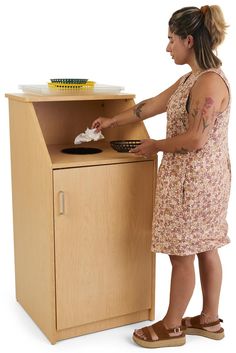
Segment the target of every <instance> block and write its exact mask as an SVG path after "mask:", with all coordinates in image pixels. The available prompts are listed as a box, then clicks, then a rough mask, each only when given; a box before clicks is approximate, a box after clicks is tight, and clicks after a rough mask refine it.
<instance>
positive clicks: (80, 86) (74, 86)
mask: <svg viewBox="0 0 236 353" xmlns="http://www.w3.org/2000/svg"><path fill="white" fill-rule="evenodd" d="M94 85H95V82H94V81H87V82H86V83H60V82H48V87H49V88H55V89H58V88H59V89H88V88H93V87H94Z"/></svg>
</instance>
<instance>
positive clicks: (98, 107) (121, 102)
mask: <svg viewBox="0 0 236 353" xmlns="http://www.w3.org/2000/svg"><path fill="white" fill-rule="evenodd" d="M7 96H8V97H9V102H10V132H11V157H12V191H13V217H14V244H15V270H16V297H17V300H18V301H19V303H20V304H21V305H22V306H23V307H24V308H25V310H26V311H27V312H28V313H29V315H30V316H31V317H32V319H33V320H34V321H35V322H36V323H37V324H38V326H39V327H40V328H41V330H42V331H43V332H44V333H45V334H46V335H47V337H48V338H49V340H50V341H51V342H52V343H55V342H56V341H57V340H60V339H64V338H69V337H73V336H76V335H81V334H85V333H89V332H95V331H99V330H103V329H107V328H111V327H115V326H120V325H124V324H128V323H132V322H136V321H142V320H147V319H150V320H153V319H154V311H155V310H154V297H155V256H154V254H153V253H151V251H150V246H151V222H152V210H153V200H154V190H155V174H156V160H155V159H154V158H152V159H149V160H144V159H142V158H140V157H135V156H132V155H130V154H128V153H118V152H116V151H114V150H112V149H111V148H110V145H109V141H110V140H112V139H120V138H123V139H127V138H134V139H136V138H146V137H148V134H147V131H146V129H145V127H144V125H143V123H142V122H139V123H138V124H131V125H127V126H125V127H119V128H114V129H109V130H108V129H107V131H104V133H105V137H106V138H105V140H103V141H98V142H92V143H89V145H90V146H96V147H100V148H101V149H102V150H103V152H102V153H99V154H97V155H87V156H84V155H66V154H63V153H62V152H61V150H62V148H64V147H65V146H70V145H71V144H73V140H74V137H75V136H76V135H77V134H78V133H79V132H81V131H84V130H85V128H86V127H87V126H90V125H91V122H92V121H93V120H94V119H95V118H96V117H97V116H99V115H107V116H110V115H112V114H115V113H117V112H119V111H122V110H124V109H127V108H128V107H131V106H132V105H133V104H134V101H133V96H132V95H120V94H119V95H118V94H117V95H101V94H99V95H92V94H84V95H83V94H81V95H75V96H68V95H65V96H64V95H61V96H57V95H51V96H50V95H43V96H36V95H35V96H29V95H7ZM86 146H87V145H86Z"/></svg>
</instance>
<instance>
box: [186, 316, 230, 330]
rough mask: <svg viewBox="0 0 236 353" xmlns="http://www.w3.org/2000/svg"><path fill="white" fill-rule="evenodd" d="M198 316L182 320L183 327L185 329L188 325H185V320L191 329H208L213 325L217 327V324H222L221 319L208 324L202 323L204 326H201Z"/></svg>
mask: <svg viewBox="0 0 236 353" xmlns="http://www.w3.org/2000/svg"><path fill="white" fill-rule="evenodd" d="M200 317H201V316H200V315H197V316H193V317H190V318H184V319H183V320H182V325H184V326H185V327H186V326H187V327H188V325H186V321H187V319H189V321H190V325H191V327H195V328H200V329H202V328H204V327H210V326H215V325H218V324H219V323H221V322H223V320H222V319H217V320H216V321H213V322H208V323H204V324H201V323H200Z"/></svg>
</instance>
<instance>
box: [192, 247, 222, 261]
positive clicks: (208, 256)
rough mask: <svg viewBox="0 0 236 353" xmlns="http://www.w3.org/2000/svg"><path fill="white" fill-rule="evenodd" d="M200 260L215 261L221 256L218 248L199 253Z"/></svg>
mask: <svg viewBox="0 0 236 353" xmlns="http://www.w3.org/2000/svg"><path fill="white" fill-rule="evenodd" d="M197 257H198V260H199V261H215V260H216V259H218V258H219V254H218V250H217V249H214V250H210V251H205V252H202V253H199V254H197Z"/></svg>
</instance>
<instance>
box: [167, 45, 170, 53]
mask: <svg viewBox="0 0 236 353" xmlns="http://www.w3.org/2000/svg"><path fill="white" fill-rule="evenodd" d="M166 51H167V52H168V53H169V52H170V44H167V47H166Z"/></svg>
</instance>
